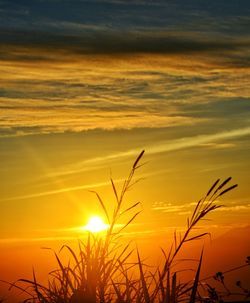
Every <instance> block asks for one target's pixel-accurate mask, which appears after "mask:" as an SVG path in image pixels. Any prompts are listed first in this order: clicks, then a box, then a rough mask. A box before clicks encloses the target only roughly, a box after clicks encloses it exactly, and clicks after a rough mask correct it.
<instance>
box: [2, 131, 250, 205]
mask: <svg viewBox="0 0 250 303" xmlns="http://www.w3.org/2000/svg"><path fill="white" fill-rule="evenodd" d="M249 135H250V127H248V128H243V129H236V130H231V131H227V132H221V133H214V134H206V135H200V136H193V137H184V138H181V139H176V140H169V141H166V142H158V143H157V144H155V145H154V146H153V147H152V146H151V145H150V146H144V147H141V148H140V149H139V148H138V149H133V150H127V151H125V152H119V153H113V154H109V155H106V156H104V157H95V158H90V159H87V160H85V161H82V162H81V163H75V164H73V165H70V166H68V167H63V170H62V171H57V172H54V173H51V174H49V175H46V176H45V178H48V177H60V176H67V175H70V174H76V173H79V172H82V171H88V170H89V171H91V170H93V169H97V168H98V167H101V166H102V165H104V163H107V162H108V161H111V160H112V161H113V162H114V161H115V160H118V159H119V161H122V159H123V158H130V157H136V156H137V155H138V154H139V152H140V151H141V150H142V149H143V148H145V149H146V151H147V154H148V155H155V154H158V153H166V152H172V151H176V150H181V149H186V148H191V147H199V146H200V145H201V144H205V143H209V142H214V141H215V142H216V141H221V140H222V141H223V140H227V139H232V138H238V137H244V136H249ZM79 167H80V168H79ZM82 167H84V169H82ZM161 173H162V171H161V170H159V171H156V172H153V173H152V174H161ZM150 174H151V173H148V174H146V175H141V176H140V177H146V176H148V175H150ZM115 182H123V179H117V180H115ZM107 185H110V182H100V183H93V184H85V185H81V186H73V187H65V188H59V189H55V190H50V191H42V192H37V193H32V194H28V195H22V196H16V197H9V198H6V199H1V201H11V200H21V199H30V198H35V197H43V196H49V195H55V194H60V193H64V192H71V191H77V190H83V189H88V190H90V189H95V188H98V187H102V186H107ZM159 207H160V206H158V208H159ZM163 208H164V209H165V211H167V209H168V211H170V209H171V207H169V205H167V207H165V206H164V207H163ZM163 208H162V210H163ZM175 210H176V209H175V208H172V210H171V211H175ZM179 210H180V211H181V209H179Z"/></svg>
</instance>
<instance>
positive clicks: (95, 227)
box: [83, 216, 109, 233]
mask: <svg viewBox="0 0 250 303" xmlns="http://www.w3.org/2000/svg"><path fill="white" fill-rule="evenodd" d="M108 228H109V225H108V224H105V223H104V222H103V220H102V218H101V217H98V216H92V217H90V218H89V221H88V223H87V225H85V226H84V227H83V229H84V230H87V231H90V232H92V233H98V232H101V231H104V230H106V229H108Z"/></svg>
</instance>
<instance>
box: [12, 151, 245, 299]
mask: <svg viewBox="0 0 250 303" xmlns="http://www.w3.org/2000/svg"><path fill="white" fill-rule="evenodd" d="M143 154H144V151H142V152H141V153H140V155H139V156H138V157H137V159H136V160H135V162H134V164H133V165H132V168H131V171H130V173H129V175H128V177H127V178H126V179H125V181H124V183H123V186H122V189H121V191H118V190H117V188H116V185H115V182H114V181H113V180H112V179H111V186H112V189H113V193H114V196H115V201H116V202H115V205H114V209H113V210H112V211H110V210H108V209H106V206H105V202H104V201H103V199H102V198H101V196H100V195H99V194H98V193H96V192H94V193H95V194H96V197H97V199H98V201H99V203H100V207H101V208H102V209H103V211H104V214H105V216H106V219H107V221H108V223H109V226H110V227H109V229H108V230H107V232H106V234H105V236H98V235H97V236H96V235H94V234H92V233H89V235H88V238H87V240H86V241H85V242H79V248H78V251H76V250H73V249H72V248H71V247H69V246H67V245H64V246H63V247H62V248H61V250H67V251H68V253H69V255H70V261H69V262H68V264H63V262H62V260H61V259H60V257H59V255H58V254H57V253H55V258H56V260H57V263H58V268H57V269H55V270H54V271H52V272H51V273H50V275H49V279H48V285H47V286H45V285H41V284H39V282H38V281H37V279H36V275H35V272H34V271H33V280H27V279H19V280H18V281H17V282H16V283H13V284H12V285H11V287H18V288H19V289H22V290H23V291H25V292H26V294H27V299H26V300H25V301H24V302H39V303H64V302H65V303H80V302H85V303H94V302H100V303H109V302H119V303H130V302H135V303H152V302H162V303H177V302H189V303H194V302H217V301H216V299H217V300H218V301H219V299H220V297H219V296H217V298H215V297H216V295H215V291H214V293H213V294H212V288H211V287H210V286H209V285H208V284H207V286H206V287H207V288H206V289H207V290H208V292H207V293H208V296H207V298H206V299H203V298H202V296H201V294H200V292H199V287H200V278H199V277H200V270H201V266H202V256H203V252H201V256H200V260H199V263H198V266H197V268H196V273H195V275H194V280H193V281H189V282H185V283H184V282H181V281H180V279H179V275H180V274H179V273H177V272H176V271H175V270H174V269H173V265H174V263H175V261H176V258H177V256H178V255H179V253H180V251H181V250H182V249H183V247H184V246H185V245H186V244H188V243H190V242H192V241H194V240H197V239H201V238H203V237H204V236H206V235H207V234H208V233H207V232H204V233H199V234H198V235H197V234H193V231H194V229H195V228H196V226H197V225H198V223H199V222H200V221H201V220H204V219H205V218H206V217H207V216H208V214H210V213H211V212H213V211H214V210H216V209H218V208H219V207H221V205H217V204H216V201H217V198H219V197H221V196H222V195H224V194H225V193H226V192H228V191H230V190H232V189H233V188H235V187H236V186H237V185H232V186H228V187H227V185H228V183H229V181H230V180H231V178H228V179H226V180H225V181H223V182H220V180H219V179H218V180H217V181H216V182H215V183H214V184H213V185H212V187H211V188H210V189H209V191H208V192H207V194H206V195H205V196H204V197H203V198H202V199H200V200H199V201H198V203H197V204H196V206H195V208H194V211H193V214H192V215H191V217H190V218H188V219H187V226H186V230H185V232H184V233H183V235H180V238H178V239H177V235H176V233H175V234H174V240H173V244H172V247H171V248H170V250H165V249H162V253H163V256H164V263H163V265H162V266H156V267H153V269H152V267H148V266H147V265H146V264H144V262H143V260H142V259H141V256H140V253H139V251H138V250H137V251H134V250H133V249H131V248H130V244H129V243H128V244H124V245H121V244H119V238H120V237H121V234H122V232H123V231H124V229H126V227H127V226H129V225H130V224H131V223H132V222H133V221H134V219H135V218H136V217H137V216H138V214H139V213H140V211H138V210H137V209H138V205H139V203H135V204H132V205H129V206H127V207H125V204H124V199H125V196H126V194H127V192H128V190H129V189H130V188H131V187H132V186H133V185H134V184H135V183H136V181H134V175H135V173H136V171H137V169H139V168H140V166H141V165H140V161H141V158H142V157H143ZM125 213H131V215H130V218H129V219H128V222H127V223H126V224H124V226H122V227H121V228H120V229H118V230H117V228H115V227H116V225H117V224H118V222H119V219H120V218H121V216H122V215H124V214H125ZM132 256H134V258H136V261H131V260H132V259H131V257H132ZM20 283H21V284H20ZM203 285H204V283H203ZM203 287H204V286H203ZM209 287H210V288H209ZM239 287H242V286H241V285H240V286H239ZM212 295H214V297H213V296H212Z"/></svg>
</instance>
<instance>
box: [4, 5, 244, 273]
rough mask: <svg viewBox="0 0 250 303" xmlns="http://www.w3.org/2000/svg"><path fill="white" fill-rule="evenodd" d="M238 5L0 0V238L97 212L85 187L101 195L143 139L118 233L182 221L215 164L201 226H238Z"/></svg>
mask: <svg viewBox="0 0 250 303" xmlns="http://www.w3.org/2000/svg"><path fill="white" fill-rule="evenodd" d="M249 16H250V2H249V1H248V0H217V1H214V0H212V1H201V0H190V1H184V0H175V1H174V0H172V1H170V0H165V1H159V0H155V1H149V0H147V1H143V0H141V1H139V0H138V1H137V0H134V1H123V0H113V1H112V0H110V1H108V0H92V1H85V0H71V1H69V0H50V1H49V0H32V1H31V0H30V1H29V0H27V1H20V0H19V1H6V0H0V24H1V25H0V37H1V39H0V161H1V167H0V179H1V184H0V211H1V217H2V219H1V221H0V245H1V247H4V249H6V251H7V252H8V249H13V247H15V249H17V247H22V245H24V244H23V243H29V245H31V244H30V243H33V244H32V245H40V246H41V245H42V244H41V243H43V242H46V241H50V242H53V241H54V240H56V239H57V240H58V239H60V240H62V241H63V240H64V239H65V240H67V239H71V238H72V239H74V238H75V237H78V236H79V231H78V232H76V230H77V228H78V227H79V226H82V225H84V224H85V223H86V220H87V218H88V217H89V216H90V215H91V214H92V213H97V214H101V210H100V207H99V205H98V201H96V197H95V196H94V195H93V193H91V192H90V190H96V191H98V192H99V193H100V194H101V195H102V197H103V198H104V200H105V201H106V202H105V203H107V205H108V207H109V208H111V207H112V205H113V204H112V203H114V199H113V196H112V188H111V186H110V177H111V176H112V178H113V179H114V180H115V181H116V184H117V187H118V188H120V186H121V184H122V180H123V178H124V177H126V175H127V174H128V172H129V169H130V168H131V165H132V163H133V161H134V160H135V158H136V157H137V155H138V154H139V153H140V151H141V150H143V149H145V155H144V157H143V159H142V160H143V162H145V165H144V166H143V167H141V169H140V170H139V171H138V173H137V176H136V178H138V179H142V180H140V182H138V183H137V184H136V185H135V186H134V188H133V190H131V192H129V193H128V201H127V202H126V203H128V205H129V203H133V202H137V201H140V202H141V206H140V208H141V210H142V213H141V214H140V216H139V217H138V219H137V220H136V222H135V223H134V225H133V226H132V227H131V231H130V232H131V233H134V234H137V236H138V237H145V234H146V237H147V236H148V235H149V234H150V235H151V236H155V235H157V236H159V235H164V233H167V232H171V233H172V231H173V230H174V229H178V228H179V229H181V228H183V226H184V224H185V223H186V217H187V216H188V215H190V214H191V211H192V207H193V205H194V202H196V201H198V199H199V198H200V197H201V196H202V195H203V194H204V193H206V191H207V190H208V188H209V187H210V186H211V184H212V183H213V182H214V181H215V180H216V179H217V178H221V179H222V180H223V179H225V178H227V177H228V176H232V177H233V180H232V184H235V183H237V184H238V185H239V186H238V188H236V189H235V190H234V191H233V192H231V193H228V194H227V195H226V196H225V197H224V198H223V199H222V201H218V202H219V203H222V204H224V205H225V206H224V207H223V208H220V209H219V210H218V211H217V212H215V213H214V214H213V215H211V219H212V220H211V221H208V222H205V223H204V224H203V228H205V229H206V228H207V229H209V230H212V231H213V232H214V233H215V235H221V234H223V233H224V232H226V231H227V230H229V229H234V228H245V227H247V226H248V225H249V215H250V200H249V169H250V158H249V149H250V141H249V138H250V123H249V122H250V103H249V96H250V89H249V82H250V77H249V76H250V73H249V62H250V60H249V59H250V35H249V34H250V32H249V31H250V30H249V28H250V17H249ZM145 222H147V225H145ZM34 243H35V244H34ZM36 243H37V244H36ZM51 245H52V244H51ZM247 249H248V250H249V246H248V248H247ZM13 254H14V253H13ZM5 271H6V269H5ZM0 272H1V270H0Z"/></svg>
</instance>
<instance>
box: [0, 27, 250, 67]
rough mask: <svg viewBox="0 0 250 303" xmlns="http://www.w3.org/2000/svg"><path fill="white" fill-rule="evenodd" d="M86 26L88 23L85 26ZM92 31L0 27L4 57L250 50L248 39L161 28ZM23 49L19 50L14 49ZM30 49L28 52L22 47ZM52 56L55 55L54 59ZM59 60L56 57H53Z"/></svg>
mask: <svg viewBox="0 0 250 303" xmlns="http://www.w3.org/2000/svg"><path fill="white" fill-rule="evenodd" d="M83 27H85V26H83ZM94 28H95V27H93V30H91V31H90V32H88V31H87V32H86V31H85V32H83V33H81V35H72V34H71V35H67V34H63V35H62V34H56V33H53V32H50V33H48V32H39V35H38V34H37V32H34V31H29V30H25V31H22V30H3V29H2V30H0V34H1V44H2V46H3V47H4V49H9V50H10V51H9V52H3V51H2V53H1V56H0V58H1V59H2V60H27V61H30V60H33V61H39V60H40V61H41V60H42V58H43V56H42V54H43V53H44V54H46V53H47V59H49V58H51V57H50V56H49V55H48V52H52V53H54V54H56V53H59V54H71V56H75V55H84V54H85V55H88V54H91V55H121V54H130V55H131V54H137V53H144V54H146V53H148V54H190V53H194V54H195V53H210V54H211V55H213V56H215V57H216V56H219V57H222V56H220V53H221V52H223V56H225V55H226V56H227V55H230V54H233V53H234V52H236V51H237V52H239V51H240V50H241V51H242V52H243V53H244V50H245V53H247V50H248V49H249V46H250V41H249V40H247V39H246V38H244V39H242V38H241V37H239V38H237V37H235V38H230V39H228V38H226V37H223V36H222V37H220V39H218V38H219V37H209V36H207V37H204V36H203V35H199V34H195V33H193V32H179V33H178V32H177V33H176V32H174V33H171V32H169V31H161V30H156V31H152V30H138V31H132V30H129V31H126V30H125V31H119V30H112V29H111V30H105V29H104V30H94ZM16 49H20V51H19V52H15V50H16ZM25 49H26V50H29V51H28V52H27V54H26V55H25V53H24V52H22V50H23V51H24V50H25ZM36 50H40V54H41V55H40V56H34V55H33V56H32V52H34V51H36ZM51 59H52V58H51ZM54 60H57V57H55V58H54Z"/></svg>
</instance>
